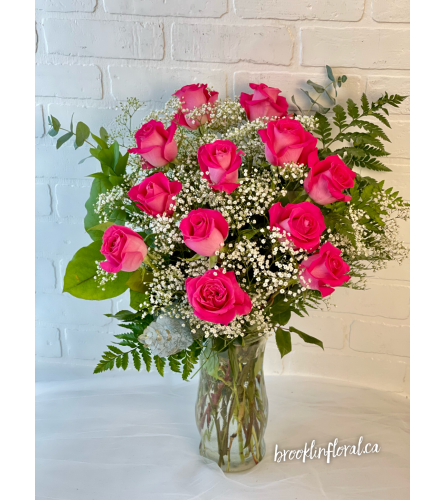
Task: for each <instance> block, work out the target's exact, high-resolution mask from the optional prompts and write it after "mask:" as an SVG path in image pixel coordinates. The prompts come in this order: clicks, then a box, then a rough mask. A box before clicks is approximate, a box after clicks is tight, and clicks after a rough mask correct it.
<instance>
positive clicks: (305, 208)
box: [49, 66, 409, 471]
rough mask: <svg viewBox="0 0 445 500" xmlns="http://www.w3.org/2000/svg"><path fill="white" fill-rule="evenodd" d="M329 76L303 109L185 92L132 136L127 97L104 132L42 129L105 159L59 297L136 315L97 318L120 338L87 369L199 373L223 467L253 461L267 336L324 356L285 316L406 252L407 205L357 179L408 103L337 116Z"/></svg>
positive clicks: (198, 89) (273, 94)
mask: <svg viewBox="0 0 445 500" xmlns="http://www.w3.org/2000/svg"><path fill="white" fill-rule="evenodd" d="M327 74H328V78H329V84H328V85H327V86H326V87H323V86H321V85H319V84H317V83H314V82H312V81H308V83H309V84H310V85H311V86H312V88H313V89H314V92H315V93H313V94H311V93H309V92H306V91H305V92H306V94H307V96H308V98H309V99H310V101H311V104H310V108H309V111H308V112H306V114H305V113H303V112H302V111H301V109H300V108H299V106H298V105H297V104H296V102H295V99H294V98H292V101H293V104H294V106H295V108H293V111H292V110H290V109H289V104H288V102H287V101H286V99H285V98H284V97H282V96H280V92H281V91H280V90H279V89H277V88H271V87H268V86H267V85H264V84H254V83H251V84H250V87H251V89H252V91H253V93H252V94H245V93H242V94H241V95H240V96H239V97H235V98H233V99H231V98H228V99H224V100H219V99H218V92H217V91H215V90H212V89H211V88H209V87H208V86H207V85H205V84H193V85H186V86H185V87H183V88H181V89H180V90H178V91H177V92H175V93H174V94H173V96H172V98H171V99H170V100H169V101H168V102H167V103H166V105H165V108H164V109H162V110H156V111H151V112H150V113H149V114H148V116H147V117H146V118H145V119H144V120H143V122H142V124H141V126H139V127H138V128H137V130H134V129H133V128H132V120H133V121H134V115H135V113H136V111H138V110H139V109H140V108H141V106H142V103H140V102H139V101H137V100H136V99H129V100H128V101H127V102H126V103H125V104H123V105H121V109H122V113H121V114H120V115H119V117H118V118H117V119H116V123H115V127H114V129H113V130H112V131H110V133H109V132H107V131H106V130H105V129H104V128H101V129H100V131H99V133H98V135H95V134H93V133H92V132H91V131H90V129H89V127H88V126H87V125H86V124H84V123H82V122H79V123H77V125H76V126H75V127H74V125H73V120H71V126H70V128H69V129H63V128H62V127H61V124H60V122H59V121H58V120H57V119H56V118H55V117H54V116H51V117H50V118H49V123H50V125H51V130H50V131H49V135H50V136H53V137H55V136H57V135H58V134H59V132H60V131H62V130H64V131H65V132H66V133H65V134H64V135H62V136H60V138H58V140H57V148H59V147H60V146H61V145H62V144H64V143H65V142H66V141H68V140H70V139H71V138H73V139H74V147H75V148H79V147H81V146H83V145H85V144H88V146H89V151H90V154H91V157H93V158H96V159H97V160H98V161H99V163H100V170H99V171H98V172H95V173H93V174H91V175H90V176H89V177H92V178H93V182H92V185H91V194H90V197H89V199H88V200H87V202H86V204H85V207H86V211H87V213H86V216H85V229H86V231H87V232H88V234H89V235H90V237H91V240H92V242H91V243H90V244H89V245H88V246H87V247H84V248H81V249H80V250H79V251H78V252H77V253H76V254H75V255H74V257H73V259H72V260H71V261H70V262H69V264H68V266H67V268H66V273H65V278H64V291H65V292H68V293H70V294H71V295H73V296H75V297H78V298H82V299H87V300H104V299H109V298H111V297H116V296H118V295H121V294H123V293H124V292H126V291H127V290H129V295H130V306H131V308H132V309H133V311H129V310H123V311H119V312H117V314H115V315H114V316H112V315H108V316H112V317H114V318H117V319H118V320H119V321H120V322H121V326H123V327H124V328H125V329H126V332H125V333H120V334H118V335H116V342H114V343H112V344H111V345H109V346H108V349H107V350H106V351H105V352H104V354H103V356H102V359H101V361H100V362H99V364H98V365H97V367H96V369H95V373H99V372H102V371H104V370H111V369H112V368H114V367H116V368H122V369H123V370H125V369H126V368H127V367H128V365H129V362H130V360H132V362H133V364H134V367H135V368H136V370H140V369H141V366H144V367H145V368H146V370H147V371H150V369H151V366H152V364H154V365H155V366H156V368H157V370H158V372H159V373H160V374H161V375H163V372H164V368H165V365H166V363H168V365H169V367H170V369H171V370H173V371H175V372H180V373H182V377H183V378H184V380H186V379H188V378H189V377H190V376H191V375H192V373H193V372H194V373H195V374H196V373H199V375H200V383H199V389H198V398H197V402H196V422H197V426H198V429H199V432H200V434H201V443H200V453H201V454H202V455H203V456H206V457H208V458H210V459H212V460H214V461H216V462H217V463H218V465H219V466H220V467H221V468H223V469H224V470H226V471H238V470H243V469H247V468H249V467H251V466H254V465H255V464H257V463H258V462H259V461H260V460H261V459H262V458H263V457H264V453H265V445H264V432H265V428H266V424H267V416H268V403H267V395H266V391H265V385H264V373H263V357H264V348H265V344H266V340H267V338H268V337H269V336H271V335H274V336H275V339H276V343H277V346H278V349H279V351H280V353H281V356H284V355H286V354H287V353H289V352H290V351H291V349H292V343H291V334H294V335H298V336H300V337H301V338H302V339H303V340H304V341H305V342H309V343H312V344H316V345H318V346H320V347H321V348H323V344H322V342H321V341H320V340H318V339H316V338H314V337H312V336H310V335H307V334H306V333H304V332H302V331H300V330H299V329H297V328H295V327H293V326H286V325H287V324H288V322H289V320H290V318H291V314H292V313H295V314H296V315H298V316H301V317H302V316H304V315H306V314H307V313H308V308H317V307H323V306H326V307H329V298H330V296H331V295H332V294H333V293H334V291H335V289H336V288H337V287H340V286H343V287H350V288H354V289H364V287H365V282H366V277H367V275H368V272H370V271H376V270H378V269H382V268H384V267H385V265H386V263H387V262H388V261H391V260H395V261H397V262H401V261H402V259H404V258H405V257H406V256H407V252H408V251H407V249H406V247H405V246H404V245H403V243H401V242H399V241H398V237H397V234H398V225H397V221H398V219H401V220H406V219H407V217H408V210H409V209H408V204H407V203H406V202H405V201H403V200H402V198H401V197H400V196H398V193H397V192H393V190H392V188H385V187H384V183H383V181H381V182H377V181H376V180H374V179H373V178H372V177H370V176H368V175H366V174H365V169H370V170H383V171H385V170H389V169H388V168H387V167H386V166H385V165H384V164H383V163H382V162H381V161H380V160H381V158H382V157H385V156H387V154H388V153H387V152H386V151H385V147H384V142H385V141H389V139H388V137H387V135H386V132H385V131H384V130H383V128H382V124H383V125H385V126H386V127H389V123H388V119H387V115H388V109H387V108H388V107H391V106H393V107H397V106H398V105H399V104H400V103H401V102H402V101H403V100H404V98H405V97H402V96H399V95H392V96H389V95H388V94H385V95H383V96H382V97H381V98H380V99H378V100H377V101H375V102H370V101H369V100H368V98H367V97H366V95H365V94H363V96H362V98H361V105H360V108H359V106H357V104H355V103H354V102H353V101H352V100H351V99H348V101H347V109H346V110H345V109H344V108H343V107H342V106H340V105H339V104H336V96H337V91H338V90H339V88H340V87H341V86H342V84H344V82H345V81H346V76H344V75H343V76H339V77H334V75H333V73H332V70H331V68H330V67H329V66H327ZM323 94H325V95H327V96H328V98H329V99H330V100H331V101H332V102H333V103H334V104H335V106H334V107H333V108H332V114H331V115H327V113H328V111H330V109H329V108H326V107H324V106H322V105H321V104H320V103H319V98H320V96H321V95H323ZM328 116H330V117H331V118H328ZM334 129H335V132H334V131H333V130H334ZM82 161H83V160H82ZM198 361H200V368H199V369H198V370H197V371H196V370H194V368H195V365H196V364H197V363H198Z"/></svg>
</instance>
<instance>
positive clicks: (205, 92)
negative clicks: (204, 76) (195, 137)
mask: <svg viewBox="0 0 445 500" xmlns="http://www.w3.org/2000/svg"><path fill="white" fill-rule="evenodd" d="M173 95H175V96H176V97H178V98H179V99H180V101H181V109H179V110H178V112H177V113H176V116H175V120H177V121H178V123H179V125H182V126H183V127H185V128H188V129H189V130H196V129H197V128H198V127H199V126H200V125H204V123H207V122H208V121H210V114H209V113H204V114H203V115H201V116H199V117H195V118H188V117H187V114H188V113H190V111H192V110H194V109H195V108H199V107H200V106H202V105H203V104H213V103H214V102H215V101H216V100H217V99H218V92H214V91H212V90H209V89H208V88H207V84H206V83H198V84H192V85H185V86H184V87H182V88H181V89H179V90H177V91H176V92H175V93H174V94H173Z"/></svg>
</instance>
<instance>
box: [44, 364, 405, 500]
mask: <svg viewBox="0 0 445 500" xmlns="http://www.w3.org/2000/svg"><path fill="white" fill-rule="evenodd" d="M37 368H38V371H37V379H36V380H37V389H36V397H37V403H36V419H37V421H36V499H37V500H152V499H153V500H162V499H168V500H198V499H199V500H223V499H230V500H271V499H286V500H287V499H289V500H291V499H292V500H293V499H298V500H322V499H329V500H365V499H366V500H370V499H372V500H383V499H385V500H386V499H388V500H407V499H408V498H409V489H408V487H409V405H408V402H407V400H406V399H404V398H402V397H400V396H397V395H393V394H390V393H385V392H379V391H376V390H372V389H366V388H360V387H353V386H350V385H345V384H340V383H335V382H332V381H328V380H325V379H315V378H304V377H297V376H287V377H286V376H275V377H274V376H269V377H266V387H267V393H268V397H269V408H270V411H269V423H268V426H267V431H266V446H267V450H266V456H265V458H264V460H263V461H262V462H261V463H260V464H259V465H258V466H256V467H254V468H253V469H251V470H249V471H247V472H244V473H236V474H225V473H223V472H222V471H221V470H220V469H219V468H218V467H217V465H216V464H214V463H211V462H209V461H208V460H206V459H204V458H202V457H200V456H199V454H198V445H199V435H198V432H197V429H196V427H195V416H194V404H195V397H196V391H197V385H196V380H193V381H192V382H189V383H184V382H183V381H182V380H181V378H180V376H179V375H176V374H167V376H166V377H165V378H164V379H162V378H160V377H159V376H157V374H155V373H153V374H151V373H150V374H146V373H143V372H141V373H137V372H134V371H133V372H126V373H123V372H115V373H110V372H109V373H106V374H100V375H94V376H93V375H92V374H91V371H92V369H91V367H85V366H83V367H67V366H62V365H50V364H38V365H37ZM196 379H197V377H196ZM360 436H363V437H364V441H365V442H370V443H373V444H374V443H378V444H379V446H380V448H381V451H380V453H378V454H368V455H361V456H356V455H348V456H347V457H346V458H345V457H343V456H342V457H337V458H335V459H334V460H333V461H331V463H329V464H328V463H326V459H325V458H324V457H322V458H321V459H320V460H316V459H315V460H308V461H306V463H302V461H301V460H292V461H288V460H287V461H286V462H281V463H277V462H274V460H273V459H274V450H275V445H276V444H278V447H279V449H280V450H281V449H283V448H284V449H299V448H301V447H303V446H304V444H305V443H306V442H307V443H309V444H310V442H311V441H312V440H313V439H315V441H316V445H317V446H323V445H327V443H328V442H330V441H334V439H335V438H338V440H339V445H341V444H356V443H357V441H358V438H359V437H360Z"/></svg>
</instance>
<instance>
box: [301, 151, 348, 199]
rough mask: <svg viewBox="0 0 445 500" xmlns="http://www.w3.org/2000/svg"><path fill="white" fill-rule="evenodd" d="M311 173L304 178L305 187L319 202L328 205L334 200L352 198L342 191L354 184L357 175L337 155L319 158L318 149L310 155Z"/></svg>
mask: <svg viewBox="0 0 445 500" xmlns="http://www.w3.org/2000/svg"><path fill="white" fill-rule="evenodd" d="M308 166H309V169H310V170H309V174H308V176H307V177H306V179H305V180H304V189H305V190H306V192H307V194H308V195H309V196H310V197H311V198H312V199H313V200H314V201H315V202H316V203H318V204H320V205H328V204H329V203H333V202H334V201H349V200H350V199H351V197H350V196H348V195H347V194H343V193H342V191H343V190H344V189H346V188H351V187H353V186H354V179H355V176H356V175H357V174H356V173H355V172H353V171H352V170H351V169H350V168H348V167H347V166H346V164H345V163H344V162H343V160H341V159H340V157H339V156H337V155H332V156H327V157H326V158H325V159H324V160H321V161H319V160H318V154H317V151H313V152H312V153H311V154H310V155H309V162H308Z"/></svg>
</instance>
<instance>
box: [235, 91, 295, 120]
mask: <svg viewBox="0 0 445 500" xmlns="http://www.w3.org/2000/svg"><path fill="white" fill-rule="evenodd" d="M249 87H250V88H251V89H253V90H254V93H253V94H246V93H244V92H241V95H240V98H239V103H240V104H241V106H242V107H243V108H244V111H245V112H246V115H247V118H248V119H249V120H250V121H253V120H256V119H257V118H262V117H263V116H267V117H269V118H271V117H275V116H276V117H278V118H281V117H282V116H286V113H287V108H288V107H289V104H288V103H287V101H286V98H285V97H283V96H281V95H278V94H279V93H280V92H281V90H280V89H275V88H273V87H268V86H267V85H265V84H264V83H260V84H259V85H256V84H255V83H249Z"/></svg>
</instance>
